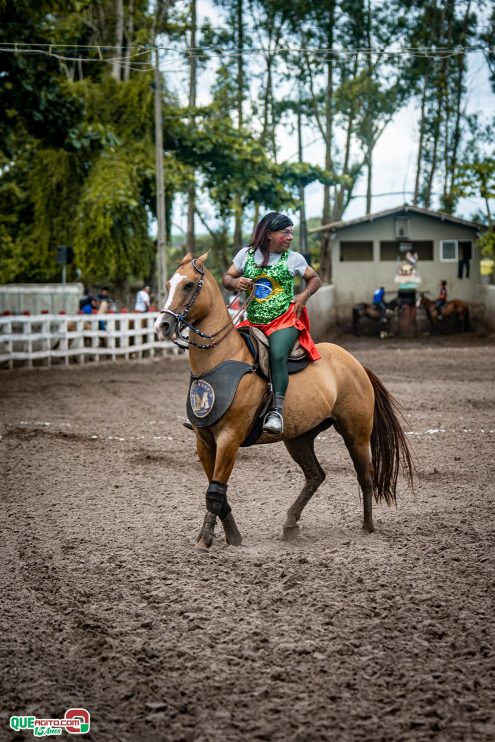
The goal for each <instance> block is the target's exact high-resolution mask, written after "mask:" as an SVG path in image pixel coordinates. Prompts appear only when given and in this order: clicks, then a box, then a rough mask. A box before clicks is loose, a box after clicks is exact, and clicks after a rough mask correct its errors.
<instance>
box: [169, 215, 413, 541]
mask: <svg viewBox="0 0 495 742" xmlns="http://www.w3.org/2000/svg"><path fill="white" fill-rule="evenodd" d="M279 231H280V230H279ZM282 231H283V230H282ZM286 257H288V256H286ZM206 259H207V254H205V255H201V256H200V257H199V258H196V259H194V258H193V257H192V256H191V255H190V254H188V255H186V256H185V257H184V258H183V260H182V262H181V264H180V265H179V267H178V269H177V270H176V272H175V273H174V275H173V276H172V277H171V279H170V281H169V282H168V297H167V301H166V303H165V306H164V307H163V308H162V309H161V310H160V313H159V315H158V317H157V319H156V322H155V331H156V333H157V335H158V337H159V338H160V339H161V340H168V339H172V340H173V341H174V342H177V344H181V343H186V344H187V347H188V348H189V363H190V366H191V378H190V386H189V395H188V406H189V405H190V406H191V416H192V418H193V419H192V423H193V427H194V432H195V434H196V450H197V452H198V456H199V458H200V461H201V464H202V465H203V468H204V470H205V474H206V476H207V478H208V489H207V491H206V514H205V517H204V521H203V527H202V529H201V531H200V534H199V537H198V540H197V542H196V548H197V549H209V548H210V546H211V545H212V543H213V539H214V530H215V524H216V519H217V517H219V518H220V520H221V522H222V526H223V529H224V531H225V537H226V540H227V543H229V544H234V545H238V544H240V543H241V542H242V537H241V534H240V533H239V531H238V529H237V526H236V523H235V520H234V517H233V514H232V510H231V507H230V504H229V502H228V499H227V488H228V482H229V479H230V475H231V473H232V470H233V468H234V465H235V462H236V458H237V454H238V452H239V448H240V446H242V445H244V443H245V441H246V440H247V438H248V435H249V433H250V431H252V430H253V426H254V425H255V423H256V419H257V415H258V414H259V413H260V411H261V410H262V409H263V400H264V398H265V396H266V392H267V382H266V379H265V377H264V376H263V375H260V374H258V373H257V366H256V364H255V363H253V356H252V355H251V352H250V351H249V349H248V347H247V345H246V343H245V342H244V340H243V339H242V337H241V334H240V333H239V332H237V331H236V330H235V327H234V324H233V322H232V320H231V317H230V315H229V312H228V310H227V307H226V306H225V303H224V299H223V296H222V294H221V292H220V289H219V287H218V284H217V282H216V281H215V279H214V277H213V276H212V275H211V273H210V272H209V271H208V270H207V269H206V267H205V262H206ZM258 267H259V266H258ZM307 275H308V274H307ZM308 277H309V278H311V276H310V275H308ZM233 278H234V277H233ZM239 278H240V276H239ZM272 278H273V280H275V278H274V277H273V274H272ZM260 280H262V279H261V278H260ZM313 285H314V284H313ZM310 286H311V284H310ZM280 290H282V289H280ZM302 301H303V303H304V299H303V300H302ZM282 316H283V315H282ZM294 326H295V325H294ZM186 329H187V330H188V332H189V335H188V338H186V337H185V335H184V332H185V330H186ZM296 329H297V326H296ZM302 335H303V333H302V332H301V336H302ZM301 339H302V337H301ZM181 347H183V345H181ZM318 352H319V355H320V359H319V360H317V361H315V362H314V363H310V364H309V365H308V366H307V367H306V368H305V369H304V370H303V371H301V372H300V373H296V374H294V375H292V376H291V377H290V383H289V386H288V388H287V401H286V405H285V410H284V431H283V433H281V434H279V435H274V434H273V433H265V432H263V433H262V434H261V435H260V437H259V438H258V439H256V441H255V442H256V444H268V443H275V442H277V441H283V443H284V444H285V446H286V448H287V451H288V452H289V454H290V456H291V457H292V458H293V459H294V461H295V462H296V463H297V464H298V466H299V467H300V468H301V469H302V471H303V473H304V478H305V483H304V485H303V488H302V490H301V492H300V494H299V496H298V497H297V499H296V500H295V501H294V502H293V504H292V505H291V506H290V508H289V510H288V512H287V518H286V520H285V523H284V530H283V533H284V538H293V537H294V536H295V535H296V534H297V532H298V521H299V519H300V517H301V514H302V511H303V509H304V507H305V506H306V505H307V504H308V502H309V501H310V499H311V497H312V495H313V494H314V493H315V492H316V490H317V489H318V487H319V486H320V485H321V484H322V482H323V481H324V479H325V472H324V471H323V468H322V467H321V465H320V463H319V461H318V459H317V457H316V453H315V450H314V442H315V440H316V438H317V436H318V435H319V434H320V433H321V432H322V431H323V430H327V429H328V428H329V427H331V426H334V427H335V429H336V430H337V432H338V433H339V434H340V435H341V436H342V438H343V439H344V441H345V444H346V446H347V449H348V451H349V454H350V457H351V459H352V462H353V464H354V468H355V471H356V475H357V479H358V482H359V485H360V487H361V489H362V492H363V510H364V519H363V528H364V529H365V530H366V531H367V532H368V533H372V532H373V530H374V525H373V517H372V498H373V496H374V497H375V499H376V500H377V502H380V501H382V500H384V501H385V502H387V503H388V504H392V503H395V501H396V489H397V478H398V474H399V469H400V467H401V465H402V467H403V468H404V471H405V474H406V476H407V478H408V479H409V480H410V479H411V477H412V462H411V458H410V454H409V447H408V442H407V439H406V437H405V435H404V432H403V430H402V428H401V425H400V422H399V420H398V418H397V411H396V404H395V401H394V399H393V397H392V396H391V395H390V394H389V392H388V391H387V390H386V389H385V387H384V386H383V384H382V383H381V382H380V380H379V379H378V378H377V377H376V376H375V374H373V373H372V372H371V371H370V370H369V369H365V368H363V366H362V365H361V364H360V363H359V362H358V361H357V359H356V358H354V357H353V356H352V355H351V354H350V353H347V351H345V350H344V349H343V348H340V347H339V346H338V345H333V344H331V343H319V344H318ZM233 372H235V374H236V383H235V386H234V389H233V390H232V388H231V387H230V386H228V384H227V382H226V380H227V377H228V375H229V374H232V373H233ZM216 380H218V381H216ZM226 386H228V388H227V389H226ZM226 392H228V394H226ZM191 398H192V399H191ZM195 410H196V412H197V414H194V411H195ZM188 414H189V412H188Z"/></svg>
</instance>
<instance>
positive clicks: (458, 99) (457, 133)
mask: <svg viewBox="0 0 495 742" xmlns="http://www.w3.org/2000/svg"><path fill="white" fill-rule="evenodd" d="M470 12H471V0H469V1H468V3H467V6H466V10H465V13H464V20H463V34H462V37H461V38H462V42H463V44H465V45H467V42H468V21H469V15H470ZM456 59H457V85H456V96H455V123H454V131H453V135H452V146H451V150H452V151H451V157H450V182H449V186H448V190H449V193H452V191H453V190H454V184H455V173H456V166H457V152H458V149H459V144H460V140H461V119H462V96H463V92H464V74H465V72H466V56H465V54H464V53H462V54H459V55H458V56H457V58H456Z"/></svg>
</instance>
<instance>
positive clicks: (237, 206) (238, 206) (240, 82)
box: [234, 0, 244, 252]
mask: <svg viewBox="0 0 495 742" xmlns="http://www.w3.org/2000/svg"><path fill="white" fill-rule="evenodd" d="M236 22H237V122H238V127H239V129H242V126H243V123H244V118H243V110H242V109H243V98H244V61H243V56H242V53H243V46H244V8H243V0H237V6H236ZM234 219H235V225H234V251H235V252H237V251H238V250H240V249H241V247H242V202H241V197H240V196H236V198H235V202H234Z"/></svg>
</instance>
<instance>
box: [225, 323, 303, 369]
mask: <svg viewBox="0 0 495 742" xmlns="http://www.w3.org/2000/svg"><path fill="white" fill-rule="evenodd" d="M237 332H238V333H239V334H240V335H241V337H242V339H243V340H244V342H245V343H246V345H247V347H248V349H249V351H250V353H251V355H252V356H253V359H254V362H255V364H256V365H257V366H258V369H259V371H260V372H261V375H262V376H264V377H265V378H266V379H270V357H269V350H268V349H269V347H270V340H269V338H268V337H267V336H266V335H265V333H264V332H262V331H261V330H259V329H258V328H257V327H250V326H246V327H239V328H237ZM309 363H310V360H309V358H308V356H307V355H306V351H305V350H304V348H303V347H302V346H301V344H300V342H299V340H296V342H295V343H294V347H293V348H292V350H291V353H290V356H289V360H288V362H287V369H288V371H289V374H297V373H299V371H303V370H304V369H305V368H306V366H308V365H309Z"/></svg>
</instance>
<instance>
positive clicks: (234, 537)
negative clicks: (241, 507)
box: [196, 482, 242, 548]
mask: <svg viewBox="0 0 495 742" xmlns="http://www.w3.org/2000/svg"><path fill="white" fill-rule="evenodd" d="M217 516H220V520H221V521H222V525H223V528H224V531H225V537H226V540H227V543H228V544H231V545H232V546H240V544H241V543H242V536H241V534H240V533H239V531H238V529H237V526H236V524H235V521H234V517H233V515H232V508H231V507H230V505H229V503H228V501H227V485H226V484H222V483H221V482H210V484H209V485H208V489H207V491H206V515H205V518H204V521H203V527H202V529H201V531H200V533H199V536H198V539H197V542H196V543H201V544H204V545H205V546H206V547H207V548H209V547H210V546H211V545H212V543H213V538H214V531H215V525H216V522H217Z"/></svg>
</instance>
